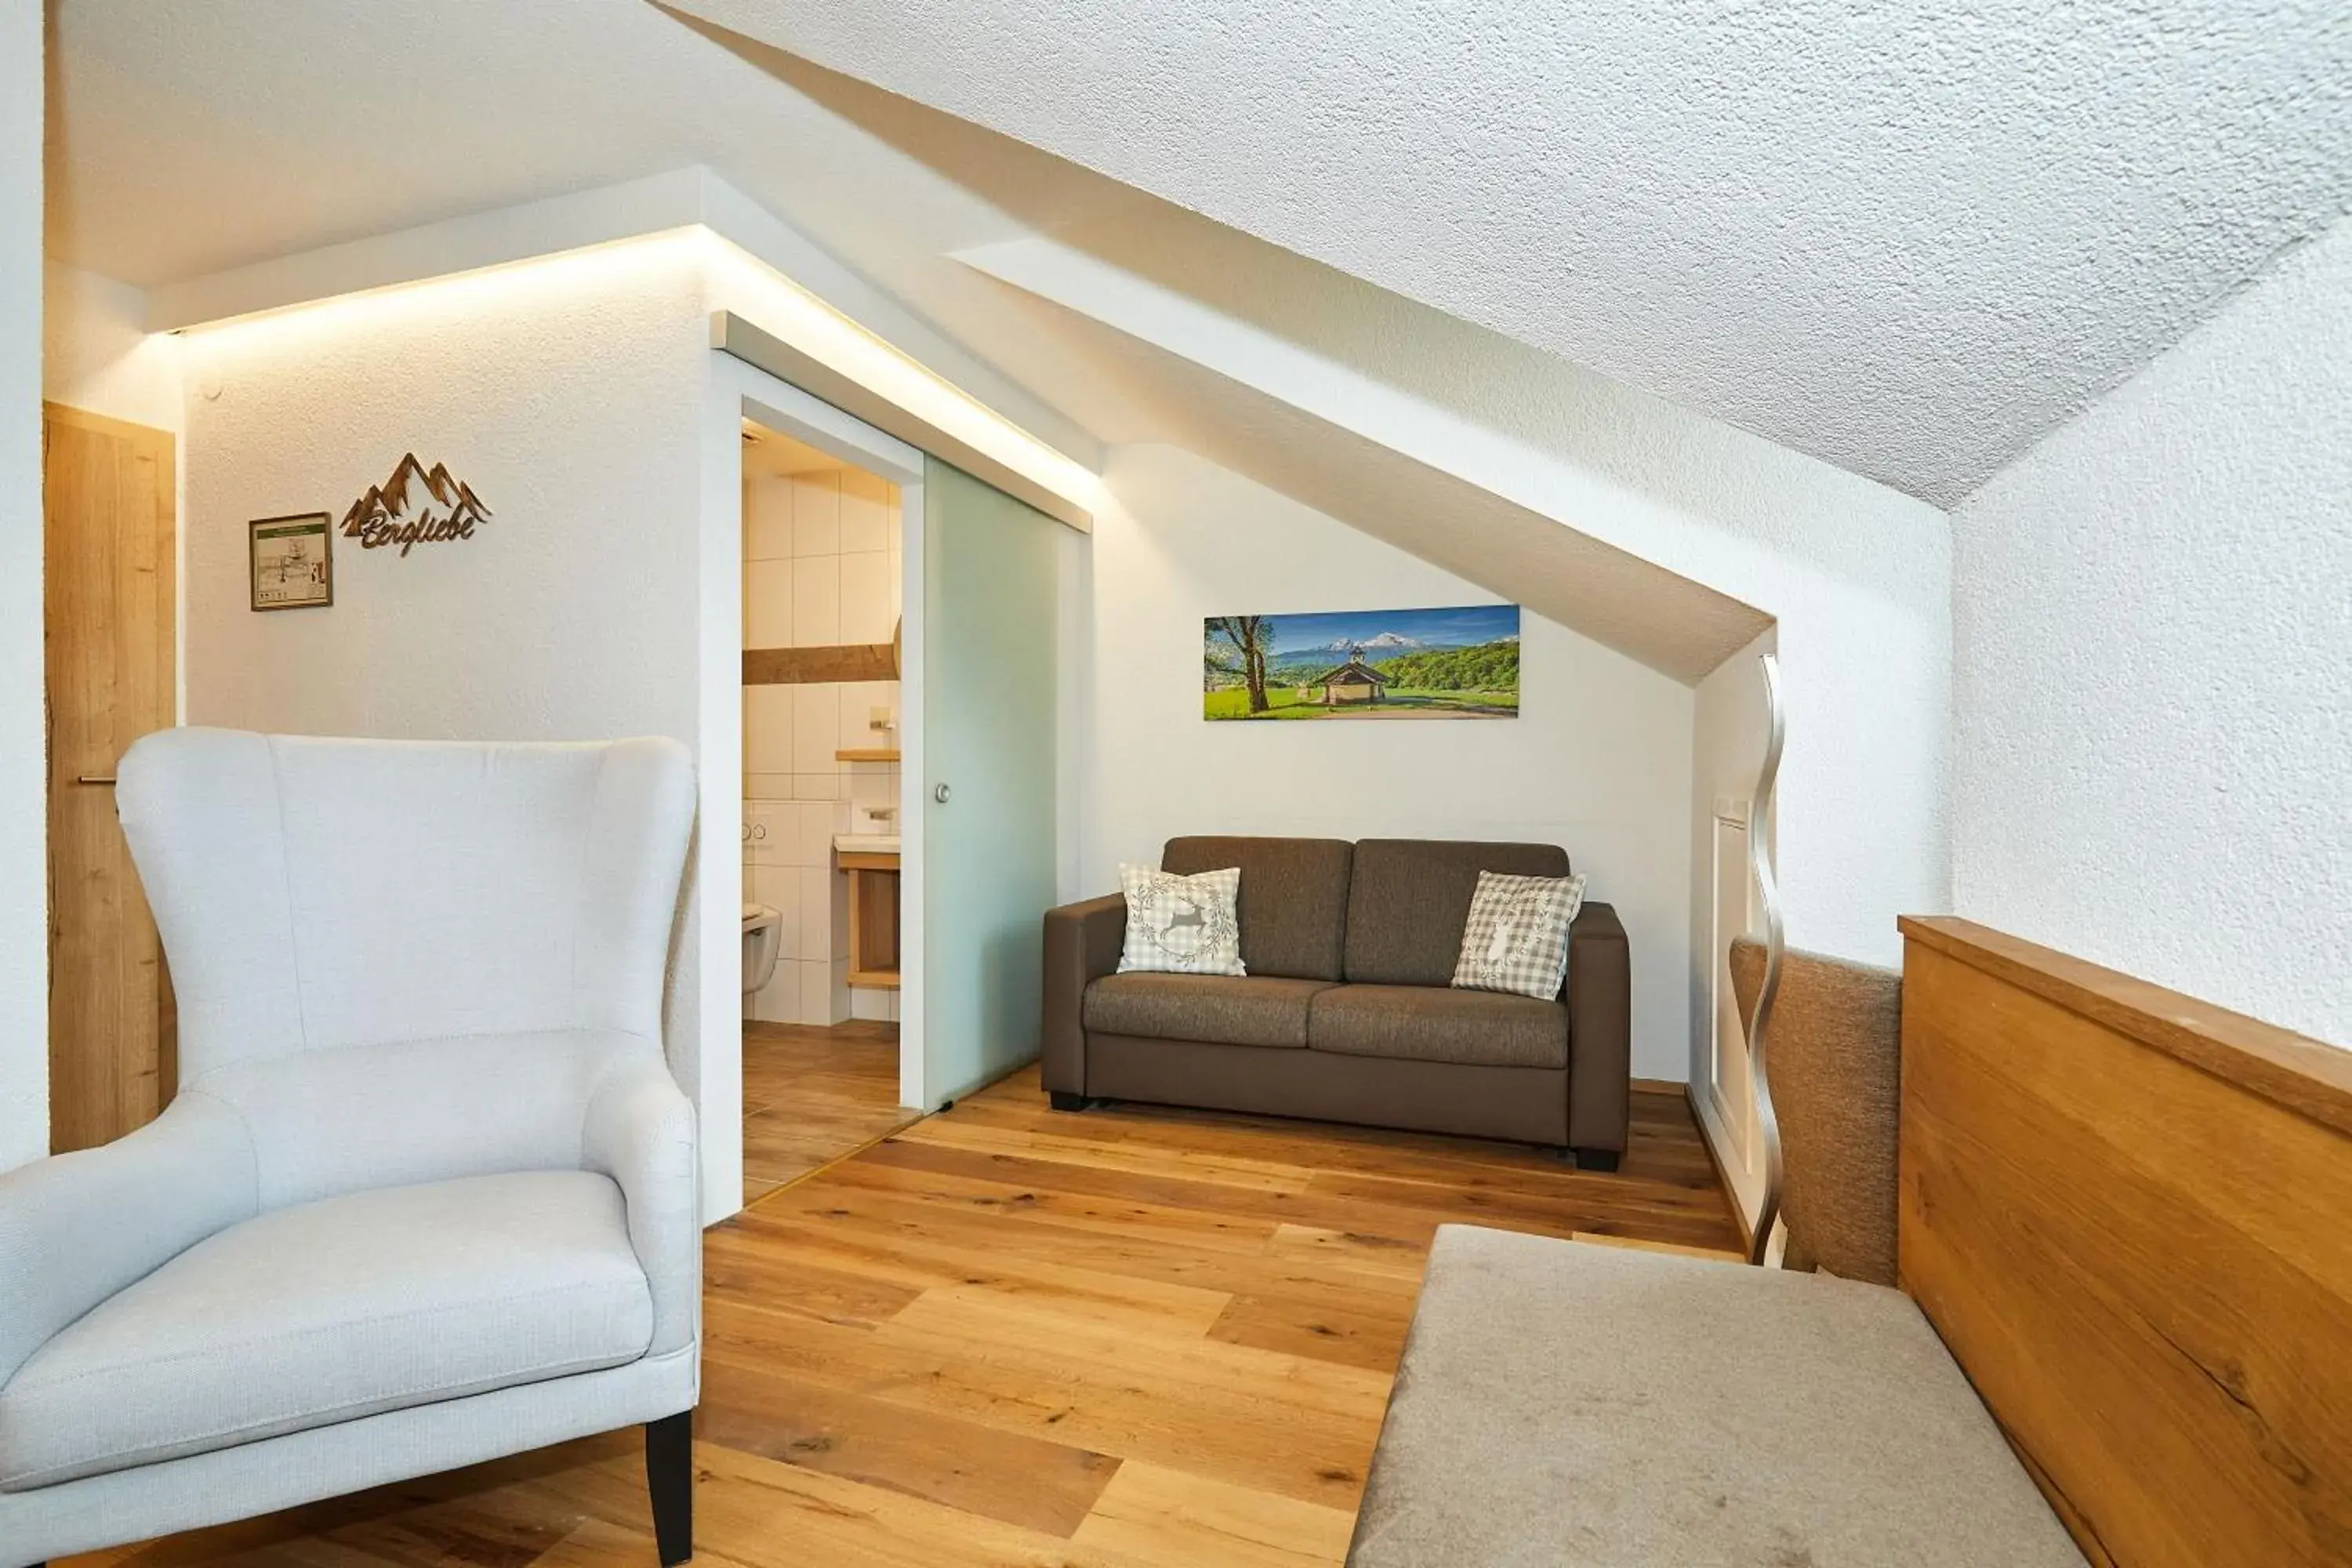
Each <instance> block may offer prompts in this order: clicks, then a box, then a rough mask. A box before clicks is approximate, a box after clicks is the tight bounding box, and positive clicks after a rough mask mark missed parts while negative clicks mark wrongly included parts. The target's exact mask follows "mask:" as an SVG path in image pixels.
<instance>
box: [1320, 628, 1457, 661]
mask: <svg viewBox="0 0 2352 1568" xmlns="http://www.w3.org/2000/svg"><path fill="white" fill-rule="evenodd" d="M1440 646H1442V645H1440V644H1437V643H1432V642H1425V641H1423V639H1422V638H1420V637H1407V636H1405V635H1404V634H1403V633H1402V632H1374V633H1373V634H1372V635H1371V636H1370V637H1357V638H1355V639H1353V640H1350V639H1349V638H1347V637H1340V638H1338V639H1337V640H1335V641H1332V642H1327V643H1318V644H1317V645H1316V646H1315V647H1310V648H1301V649H1299V650H1298V651H1299V652H1301V653H1328V654H1335V655H1337V656H1338V657H1339V658H1347V657H1348V656H1349V654H1351V653H1354V652H1355V651H1356V650H1357V649H1359V648H1361V649H1362V650H1363V654H1364V657H1365V658H1376V657H1378V656H1379V655H1381V654H1384V653H1411V652H1412V650H1413V649H1415V648H1420V647H1440Z"/></svg>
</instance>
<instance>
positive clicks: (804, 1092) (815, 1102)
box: [743, 1022, 919, 1203]
mask: <svg viewBox="0 0 2352 1568" xmlns="http://www.w3.org/2000/svg"><path fill="white" fill-rule="evenodd" d="M918 1114H919V1113H918V1112H916V1111H912V1110H907V1109H906V1108H905V1107H903V1106H901V1105H900V1104H899V1103H898V1026H897V1025H896V1024H877V1023H866V1022H858V1023H850V1024H835V1025H833V1026H830V1027H819V1026H814V1025H801V1024H759V1023H751V1024H746V1025H744V1026H743V1199H744V1201H745V1202H746V1203H750V1202H753V1201H756V1200H757V1199H759V1198H761V1197H762V1196H764V1195H765V1194H769V1193H772V1192H773V1191H775V1190H776V1189H777V1188H778V1187H780V1186H782V1185H783V1184H786V1183H787V1182H793V1181H797V1180H798V1179H800V1178H801V1177H803V1176H805V1175H807V1174H808V1173H810V1172H811V1171H814V1170H815V1169H817V1168H818V1167H819V1166H821V1165H823V1164H824V1163H826V1162H827V1161H831V1160H838V1159H839V1158H841V1157H842V1156H843V1155H844V1154H846V1153H849V1152H851V1151H853V1150H855V1149H858V1148H861V1147H863V1146H864V1145H866V1144H867V1143H870V1142H873V1141H874V1140H875V1139H877V1138H879V1137H881V1136H882V1135H883V1134H885V1133H887V1132H891V1131H896V1130H898V1128H901V1127H904V1126H906V1125H907V1124H908V1122H910V1121H914V1120H915V1119H916V1117H917V1115H918Z"/></svg>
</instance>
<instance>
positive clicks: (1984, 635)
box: [1954, 221, 2352, 1045]
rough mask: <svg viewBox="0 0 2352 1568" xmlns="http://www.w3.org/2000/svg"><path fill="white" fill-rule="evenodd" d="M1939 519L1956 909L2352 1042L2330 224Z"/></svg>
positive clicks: (2347, 253) (2348, 421)
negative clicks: (1950, 523)
mask: <svg viewBox="0 0 2352 1568" xmlns="http://www.w3.org/2000/svg"><path fill="white" fill-rule="evenodd" d="M1954 530H1955V533H1956V536H1957V542H1958V555H1957V561H1956V569H1955V576H1956V595H1955V602H1956V610H1955V616H1954V625H1955V633H1956V641H1957V648H1958V658H1957V679H1956V689H1955V713H1956V723H1955V729H1956V737H1957V745H1956V747H1955V751H1956V755H1957V759H1958V760H1957V766H1956V783H1957V788H1956V793H1955V803H1956V813H1955V833H1954V901H1955V906H1956V908H1957V909H1958V912H1959V913H1961V914H1963V915H1966V916H1968V917H1969V918H1970V919H1972V920H1977V921H1983V922H1984V923H1985V924H1987V925H1990V926H1994V927H1997V928H1999V929H2000V930H2003V931H2013V932H2015V933H2016V934H2018V935H2020V936H2022V937H2026V938H2029V939H2031V940H2032V941H2035V942H2046V943H2048V944H2050V945H2051V946H2053V947H2057V948H2061V949H2063V950H2064V951H2066V952H2074V953H2078V954H2080V955H2081V956H2083V957H2085V958H2088V959H2092V960H2094V961H2095V962H2098V963H2105V964H2108V965H2112V966H2113V967H2116V968H2118V969H2122V970H2126V971H2127V972H2129V973H2134V974H2137V975H2141V976H2144V977H2146V978H2147V979H2149V980H2153V981H2156V982H2158V984H2165V985H2169V986H2173V987H2175V988H2177V989H2179V990H2182V991H2186V992H2188V993H2189V994H2192V995H2197V996H2201V997H2204V998H2207V999H2209V1000H2210V1001H2213V1002H2217V1003H2220V1004H2221V1005H2224V1006H2228V1007H2232V1008H2236V1009H2238V1010H2240V1011H2242V1012H2246V1013H2251V1014H2252V1015H2254V1016H2257V1017H2260V1018H2263V1019H2266V1020H2268V1021H2270V1022H2273V1023H2276V1024H2280V1025H2284V1026H2287V1027H2290V1028H2294V1029H2299V1030H2302V1031H2304V1032H2305V1033H2307V1034H2312V1035H2316V1036H2318V1037H2321V1038H2323V1039H2327V1040H2332V1041H2334V1042H2336V1043H2337V1044H2340V1045H2352V964H2347V962H2346V954H2347V952H2352V826H2347V822H2348V821H2352V819H2348V818H2347V802H2346V794H2345V791H2346V783H2347V779H2352V221H2347V222H2343V223H2339V224H2338V225H2337V226H2336V227H2335V228H2334V229H2333V230H2331V231H2330V232H2329V233H2328V234H2327V235H2326V237H2323V238H2322V239H2320V240H2317V241H2315V242H2314V243H2313V244H2311V245H2309V246H2307V247H2305V248H2303V249H2301V250H2299V251H2296V252H2294V253H2293V254H2291V255H2289V256H2287V257H2286V258H2284V259H2283V260H2282V261H2280V262H2279V263H2278V265H2277V266H2276V268H2274V269H2273V271H2272V272H2271V273H2270V274H2269V275H2268V276H2267V277H2265V278H2264V279H2263V280H2262V281H2261V282H2260V283H2258V284H2257V285H2256V286H2254V287H2253V288H2252V289H2249V290H2248V291H2247V292H2246V293H2245V294H2243V295H2242V296H2241V297H2240V298H2238V299H2237V300H2235V301H2233V302H2232V303H2231V305H2230V306H2229V307H2228V308H2227V309H2226V310H2223V311H2222V312H2221V314H2220V315H2219V316H2217V317H2215V318H2214V319H2213V320H2212V321H2209V322H2207V323H2206V324H2205V325H2204V326H2203V327H2200V329H2198V331H2196V332H2194V333H2192V334H2191V335H2190V336H2189V338H2188V339H2186V340H2185V341H2184V342H2181V343H2179V345H2178V346H2176V347H2175V348H2173V349H2172V350H2170V351H2169V352H2168V353H2165V354H2164V355H2163V356H2161V357H2160V358H2158V360H2156V361H2155V362H2154V363H2152V364H2150V365H2149V366H2148V367H2147V369H2146V370H2144V371H2143V372H2141V373H2140V374H2138V375H2137V376H2135V377H2134V378H2133V379H2132V380H2130V381H2129V382H2126V384H2123V385H2122V386H2120V387H2118V388H2117V389H2116V391H2114V392H2113V393H2111V394H2109V395H2107V396H2106V397H2105V399H2103V400H2102V401H2101V402H2099V403H2098V404H2097V405H2095V406H2094V407H2092V408H2091V409H2090V410H2089V411H2088V412H2086V413H2084V415H2083V416H2081V417H2079V418H2077V419H2076V420H2074V422H2073V423H2072V424H2070V425H2068V426H2065V427H2064V428H2063V429H2061V430H2059V431H2057V432H2056V433H2054V434H2053V435H2052V436H2050V437H2048V438H2047V439H2045V440H2043V441H2042V443H2041V444H2040V445H2039V446H2037V447H2035V448H2034V449H2033V450H2032V452H2030V453H2028V454H2027V455H2026V456H2025V457H2023V458H2021V459H2019V460H2018V462H2016V463H2015V464H2014V465H2012V466H2011V467H2010V468H2007V469H2005V470H2004V471H2003V472H2001V473H2000V475H1999V476H1997V477H1996V478H1994V479H1992V480H1991V481H1990V482H1989V483H1988V484H1987V485H1986V486H1985V487H1984V488H1983V489H1981V490H1979V491H1978V492H1977V494H1976V495H1974V496H1973V497H1971V498H1970V499H1969V501H1968V502H1967V503H1966V504H1965V505H1963V506H1962V507H1961V508H1960V509H1959V510H1958V512H1957V513H1956V514H1955V516H1954Z"/></svg>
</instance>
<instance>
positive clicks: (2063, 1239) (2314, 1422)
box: [1900, 919, 2352, 1568]
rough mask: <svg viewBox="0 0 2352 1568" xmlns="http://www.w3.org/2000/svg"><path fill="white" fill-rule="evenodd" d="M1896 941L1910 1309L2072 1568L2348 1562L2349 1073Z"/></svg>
mask: <svg viewBox="0 0 2352 1568" xmlns="http://www.w3.org/2000/svg"><path fill="white" fill-rule="evenodd" d="M1902 927H1903V932H1904V936H1905V939H1906V942H1905V958H1904V968H1903V1109H1902V1154H1901V1190H1902V1212H1901V1221H1900V1232H1901V1239H1900V1269H1901V1275H1902V1283H1903V1287H1904V1289H1906V1290H1908V1291H1909V1292H1910V1293H1911V1294H1912V1295H1913V1296H1914V1297H1916V1299H1917V1300H1918V1302H1919V1304H1920V1306H1921V1307H1922V1308H1923V1309H1924V1310H1926V1311H1927V1316H1928V1318H1929V1320H1930V1321H1933V1322H1934V1323H1935V1325H1936V1328H1937V1331H1938V1332H1939V1333H1941V1334H1942V1335H1943V1337H1944V1342H1945V1343H1946V1344H1947V1345H1948V1346H1949V1347H1950V1349H1951V1351H1952V1353H1953V1354H1954V1355H1955V1356H1956V1357H1958V1360H1959V1363H1960V1364H1961V1366H1962V1367H1963V1368H1964V1369H1966V1371H1967V1372H1968V1374H1969V1379H1970V1380H1971V1381H1972V1382H1973V1383H1974V1384H1976V1387H1977V1390H1978V1392H1979V1394H1982V1395H1983V1396H1984V1400H1985V1403H1986V1404H1987V1405H1989V1406H1990V1407H1991V1410H1992V1413H1993V1415H1995V1416H1996V1417H1997V1418H1998V1419H1999V1420H2000V1424H2001V1426H2003V1427H2004V1428H2005V1429H2006V1430H2007V1432H2008V1433H2009V1436H2010V1440H2011V1442H2012V1443H2013V1444H2014V1445H2015V1446H2016V1447H2017V1448H2018V1450H2019V1451H2020V1453H2021V1454H2022V1455H2023V1456H2024V1458H2025V1461H2026V1464H2027V1466H2028V1468H2031V1469H2032V1470H2033V1471H2034V1472H2035V1479H2037V1480H2038V1481H2040V1482H2041V1483H2042V1489H2043V1491H2044V1492H2045V1493H2046V1494H2047V1495H2048V1496H2049V1498H2050V1500H2051V1501H2052V1504H2053V1506H2054V1507H2055V1508H2056V1509H2057V1510H2058V1511H2059V1513H2060V1515H2061V1516H2062V1517H2063V1518H2064V1519H2065V1520H2066V1522H2067V1526H2068V1528H2069V1529H2071V1530H2072V1531H2074V1537H2075V1539H2076V1541H2078V1542H2081V1543H2082V1545H2083V1548H2084V1552H2085V1554H2086V1555H2088V1556H2089V1557H2090V1558H2091V1560H2092V1561H2093V1562H2094V1563H2116V1564H2119V1565H2121V1568H2159V1565H2161V1568H2170V1565H2173V1564H2179V1565H2180V1568H2228V1565H2235V1564H2244V1565H2246V1568H2284V1565H2286V1564H2297V1563H2352V1052H2346V1051H2339V1050H2336V1049H2335V1048H2334V1047H2329V1046H2326V1045H2323V1044H2321V1043H2320V1042H2318V1041H2316V1040H2312V1039H2307V1038H2305V1037H2303V1036H2300V1035H2294V1034H2291V1033H2289V1032H2287V1031H2285V1030H2283V1029H2275V1028H2272V1027H2270V1026H2267V1025H2263V1024H2259V1023H2256V1022H2255V1021H2254V1020H2252V1019H2251V1018H2247V1017H2244V1016H2241V1015H2239V1014H2236V1013H2231V1012H2227V1011H2224V1010H2223V1009H2221V1008H2219V1007H2213V1006H2210V1005H2206V1004H2203V1003H2200V1002H2197V1001H2194V1000H2192V999H2190V998H2189V997H2186V996H2182V995H2180V994H2178V993H2175V992H2170V991H2167V990H2164V989H2163V988H2161V987H2159V986H2155V985H2150V984H2146V983H2144V982H2141V981H2137V980H2133V979H2131V978H2129V977H2128V976H2126V975H2122V974H2118V973H2115V972H2114V971H2112V970H2106V969H2101V968H2099V967H2098V966H2097V965H2095V964H2090V963H2083V962H2081V961H2080V960H2076V959H2072V958H2068V957H2066V956H2065V955H2064V954H2063V953H2058V952H2052V951H2050V950H2049V949H2047V948H2042V947H2037V946H2035V945H2033V944H2032V943H2031V942H2020V941H2018V940H2016V939H2015V938H2012V937H2007V936H2003V935H2001V934H2000V932H1998V931H1988V930H1986V929H1985V928H1984V927H1982V926H1979V925H1974V924H1972V923H1970V922H1969V921H1960V920H1943V919H1937V920H1906V921H1903V922H1902ZM2311 961H2312V962H2313V963H2341V962H2343V955H2341V954H2336V953H2313V954H2312V955H2311Z"/></svg>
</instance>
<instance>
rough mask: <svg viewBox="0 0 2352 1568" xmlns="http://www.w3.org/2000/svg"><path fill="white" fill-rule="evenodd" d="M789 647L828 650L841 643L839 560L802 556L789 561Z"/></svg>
mask: <svg viewBox="0 0 2352 1568" xmlns="http://www.w3.org/2000/svg"><path fill="white" fill-rule="evenodd" d="M792 564H793V626H792V644H791V646H792V647H831V646H833V645H834V644H835V643H838V642H839V641H841V557H840V556H838V555H804V556H802V557H800V558H798V559H796V560H795V561H793V563H792Z"/></svg>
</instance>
